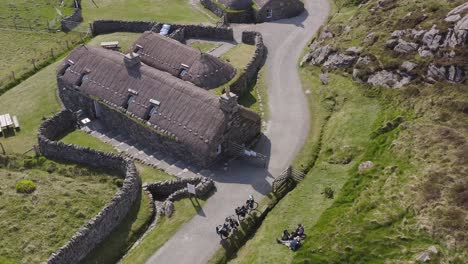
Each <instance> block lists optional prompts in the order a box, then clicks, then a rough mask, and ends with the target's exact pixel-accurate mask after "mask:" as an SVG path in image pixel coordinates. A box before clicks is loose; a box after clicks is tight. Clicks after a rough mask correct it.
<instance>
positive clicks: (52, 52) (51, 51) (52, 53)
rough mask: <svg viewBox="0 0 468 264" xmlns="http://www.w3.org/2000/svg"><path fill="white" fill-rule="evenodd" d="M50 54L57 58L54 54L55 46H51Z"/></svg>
mask: <svg viewBox="0 0 468 264" xmlns="http://www.w3.org/2000/svg"><path fill="white" fill-rule="evenodd" d="M50 55H52V58H54V59H55V56H54V49H53V48H50Z"/></svg>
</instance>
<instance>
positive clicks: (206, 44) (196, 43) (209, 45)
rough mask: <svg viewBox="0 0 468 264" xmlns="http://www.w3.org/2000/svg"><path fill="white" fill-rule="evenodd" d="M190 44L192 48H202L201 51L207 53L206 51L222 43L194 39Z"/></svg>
mask: <svg viewBox="0 0 468 264" xmlns="http://www.w3.org/2000/svg"><path fill="white" fill-rule="evenodd" d="M190 46H191V47H192V48H195V49H198V50H200V51H201V52H205V53H206V52H209V51H211V50H213V49H215V48H217V47H219V46H220V45H219V44H215V43H210V42H205V41H201V40H200V41H194V42H192V43H190Z"/></svg>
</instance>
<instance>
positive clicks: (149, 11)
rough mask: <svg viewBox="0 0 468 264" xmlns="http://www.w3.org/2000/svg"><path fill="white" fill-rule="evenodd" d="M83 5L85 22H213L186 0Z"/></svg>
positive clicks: (98, 1) (129, 0) (97, 1)
mask: <svg viewBox="0 0 468 264" xmlns="http://www.w3.org/2000/svg"><path fill="white" fill-rule="evenodd" d="M82 5H83V17H84V19H85V22H92V21H94V20H96V19H122V20H138V21H161V22H170V23H175V22H178V23H190V24H194V23H204V22H205V23H207V22H213V21H211V20H210V18H209V17H207V16H206V15H205V14H203V13H201V12H199V11H198V10H196V9H194V8H193V7H192V6H191V5H190V2H189V1H186V0H113V1H109V0H94V1H83V3H82Z"/></svg>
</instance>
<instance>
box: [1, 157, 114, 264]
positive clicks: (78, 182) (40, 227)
mask: <svg viewBox="0 0 468 264" xmlns="http://www.w3.org/2000/svg"><path fill="white" fill-rule="evenodd" d="M44 161H45V159H44ZM10 166H12V165H10ZM42 167H43V168H41V169H25V170H23V171H21V172H20V171H19V170H11V169H10V170H5V169H1V168H0V178H1V179H2V184H1V185H0V233H1V234H2V238H1V239H0V263H41V262H43V261H45V260H46V259H47V258H48V257H49V256H50V255H51V253H52V252H54V251H55V250H57V249H58V248H59V247H61V246H63V245H64V244H65V243H66V241H68V240H69V239H70V238H71V237H72V236H73V234H75V232H76V231H77V230H78V228H79V227H80V226H81V225H83V224H84V223H86V222H87V221H88V220H89V219H91V218H92V217H94V216H95V215H96V214H97V213H98V212H99V211H100V210H101V209H102V208H103V207H104V205H105V204H106V203H107V202H109V201H110V199H111V198H112V196H113V195H114V194H115V193H116V192H117V186H116V185H115V184H114V179H116V177H113V176H109V175H106V174H104V173H102V172H96V171H93V170H89V169H86V168H81V167H77V166H70V165H63V164H56V163H53V162H50V161H45V163H44V165H43V166H42ZM52 167H54V168H57V169H56V171H54V172H51V173H48V172H46V171H45V168H48V169H49V170H50V168H52ZM22 179H30V180H32V181H33V182H34V183H35V184H36V186H37V189H36V191H35V192H33V193H32V194H19V193H17V192H16V191H15V184H16V182H17V181H19V180H22Z"/></svg>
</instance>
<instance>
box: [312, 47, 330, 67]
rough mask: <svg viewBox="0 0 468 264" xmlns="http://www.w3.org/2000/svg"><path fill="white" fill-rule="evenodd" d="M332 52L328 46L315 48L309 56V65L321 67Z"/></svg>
mask: <svg viewBox="0 0 468 264" xmlns="http://www.w3.org/2000/svg"><path fill="white" fill-rule="evenodd" d="M334 51H335V49H334V48H332V47H331V46H330V45H326V46H324V47H319V48H317V49H316V50H314V51H313V52H312V53H311V54H310V58H311V60H310V64H312V65H321V64H322V63H324V62H325V60H326V59H327V58H328V55H330V54H331V53H332V52H334Z"/></svg>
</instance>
